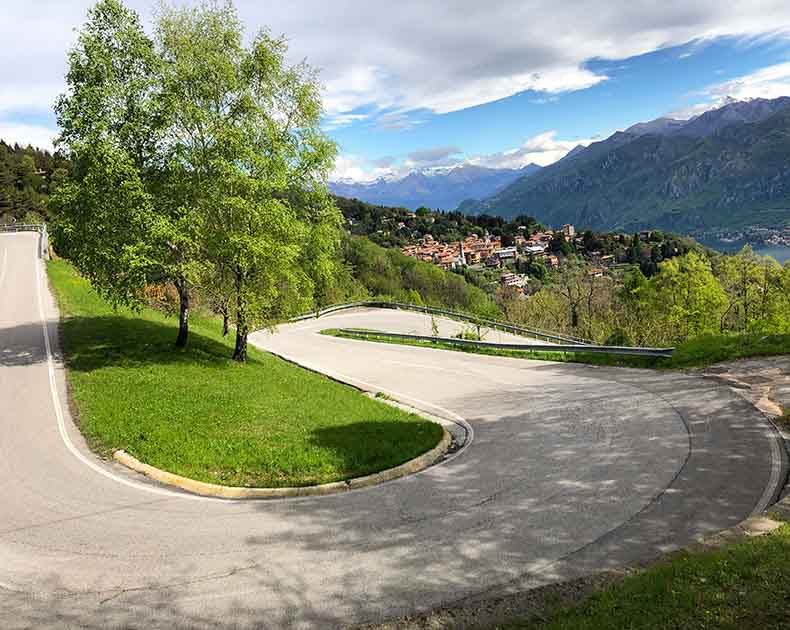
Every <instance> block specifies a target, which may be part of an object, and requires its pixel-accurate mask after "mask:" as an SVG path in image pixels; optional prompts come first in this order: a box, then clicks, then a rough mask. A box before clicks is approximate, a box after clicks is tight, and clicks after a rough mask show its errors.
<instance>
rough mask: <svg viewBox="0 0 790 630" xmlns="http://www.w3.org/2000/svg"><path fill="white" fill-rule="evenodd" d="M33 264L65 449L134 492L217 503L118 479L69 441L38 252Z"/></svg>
mask: <svg viewBox="0 0 790 630" xmlns="http://www.w3.org/2000/svg"><path fill="white" fill-rule="evenodd" d="M33 264H34V265H35V267H36V293H37V296H38V314H39V318H40V319H41V327H42V329H43V331H44V347H45V349H46V353H47V368H48V370H49V391H50V393H51V395H52V405H53V407H54V408H55V417H56V418H57V420H58V430H59V431H60V437H61V438H62V440H63V443H64V444H65V445H66V448H67V449H68V450H69V451H70V452H71V454H72V455H74V457H76V458H77V459H78V460H79V461H81V462H82V463H83V464H85V465H86V466H87V467H88V468H90V469H91V470H93V471H94V472H97V473H99V474H100V475H103V476H104V477H107V478H108V479H111V480H112V481H115V482H116V483H120V484H122V485H124V486H128V487H130V488H134V489H135V490H141V491H143V492H148V493H151V494H157V495H160V496H164V497H167V498H170V499H188V500H191V501H217V500H218V499H212V498H209V497H201V496H197V495H193V494H183V493H180V492H172V491H169V490H165V489H163V488H156V487H153V486H147V485H143V484H140V483H136V482H134V481H130V480H128V479H124V478H122V477H118V476H117V475H115V474H113V473H111V472H110V471H108V470H105V469H104V468H102V467H101V466H99V465H98V464H96V462H92V461H90V460H89V459H88V458H87V457H85V456H84V455H83V454H82V453H81V452H80V451H79V449H77V447H76V446H75V445H74V442H72V441H71V438H70V437H69V434H68V431H67V430H66V420H65V418H64V416H63V407H62V406H61V400H60V395H59V394H58V386H57V380H56V378H55V362H54V360H53V358H52V347H51V345H50V343H49V327H48V326H47V318H46V315H45V313H44V300H43V298H42V292H41V265H42V264H43V263H42V261H41V260H40V259H39V257H38V251H34V254H33Z"/></svg>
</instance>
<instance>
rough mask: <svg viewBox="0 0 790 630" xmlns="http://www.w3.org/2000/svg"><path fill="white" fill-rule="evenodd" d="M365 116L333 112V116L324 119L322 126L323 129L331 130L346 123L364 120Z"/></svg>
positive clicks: (366, 116)
mask: <svg viewBox="0 0 790 630" xmlns="http://www.w3.org/2000/svg"><path fill="white" fill-rule="evenodd" d="M366 118H368V115H367V114H335V115H334V116H329V117H328V118H327V120H326V121H324V124H323V125H322V127H323V129H324V131H332V130H333V129H338V128H339V127H345V126H346V125H350V124H352V123H355V122H359V121H361V120H365V119H366Z"/></svg>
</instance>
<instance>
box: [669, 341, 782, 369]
mask: <svg viewBox="0 0 790 630" xmlns="http://www.w3.org/2000/svg"><path fill="white" fill-rule="evenodd" d="M776 354H790V335H756V334H749V335H707V336H704V337H697V338H696V339H692V340H690V341H687V342H686V343H683V344H681V345H679V346H678V348H677V350H675V354H674V356H673V357H672V365H671V367H696V366H703V365H710V364H712V363H719V362H721V361H732V360H734V359H745V358H747V357H760V356H771V355H776Z"/></svg>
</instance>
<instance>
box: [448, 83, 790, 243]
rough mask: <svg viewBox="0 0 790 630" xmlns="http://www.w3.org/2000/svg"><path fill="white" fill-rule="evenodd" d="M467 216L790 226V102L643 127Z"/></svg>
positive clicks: (480, 202) (579, 150)
mask: <svg viewBox="0 0 790 630" xmlns="http://www.w3.org/2000/svg"><path fill="white" fill-rule="evenodd" d="M458 209H459V210H460V211H462V212H464V213H466V214H483V213H486V214H495V215H501V216H503V217H505V218H508V217H514V216H516V215H519V214H529V215H532V216H534V217H536V218H537V219H538V220H540V221H542V222H544V223H547V224H549V225H561V224H564V223H573V224H575V225H577V226H579V227H587V228H593V229H600V230H620V229H622V230H626V231H633V230H637V229H645V228H661V229H671V230H675V231H690V230H705V229H713V228H735V227H743V226H748V225H765V226H770V227H779V226H782V225H785V224H786V225H790V98H789V97H781V98H777V99H751V100H748V101H735V102H729V103H727V104H725V105H723V106H722V107H719V108H717V109H713V110H710V111H707V112H705V113H703V114H700V115H699V116H695V117H693V118H691V119H689V120H678V119H673V118H658V119H656V120H652V121H649V122H644V123H639V124H636V125H633V126H631V127H629V128H628V129H626V130H625V131H618V132H616V133H614V134H613V135H612V136H610V137H608V138H607V139H605V140H602V141H600V142H595V143H593V144H591V145H589V146H587V147H576V148H575V149H574V150H572V151H571V152H570V153H568V154H567V155H566V156H565V157H564V158H563V159H561V160H559V161H558V162H555V163H554V164H551V165H549V166H547V167H544V168H543V169H540V171H538V172H533V173H531V174H530V175H529V176H522V177H520V178H518V179H515V180H514V181H512V182H511V183H510V184H508V185H507V186H505V187H504V188H502V189H501V190H499V191H498V192H496V193H494V194H492V195H489V196H488V197H481V198H478V199H468V200H465V201H464V202H463V203H461V204H460V205H459V206H458Z"/></svg>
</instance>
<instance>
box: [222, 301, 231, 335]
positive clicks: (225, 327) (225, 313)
mask: <svg viewBox="0 0 790 630" xmlns="http://www.w3.org/2000/svg"><path fill="white" fill-rule="evenodd" d="M229 319H230V313H228V307H227V305H225V306H223V307H222V336H223V337H227V336H228V330H229V328H230V327H229V325H228V320H229Z"/></svg>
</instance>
